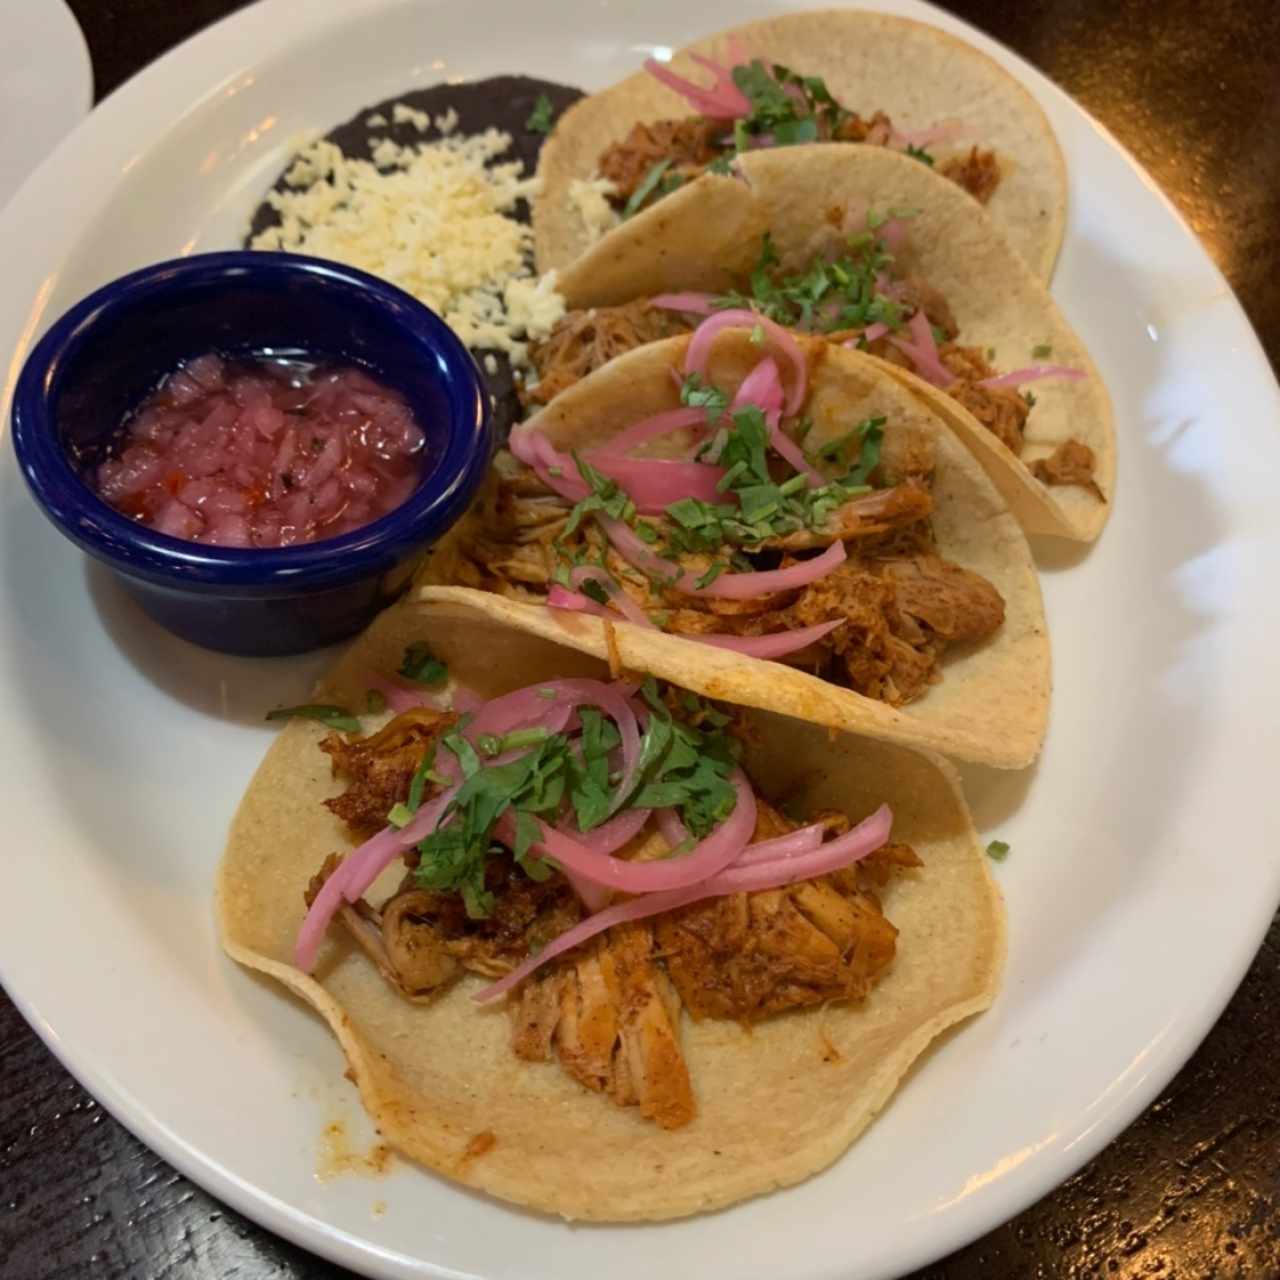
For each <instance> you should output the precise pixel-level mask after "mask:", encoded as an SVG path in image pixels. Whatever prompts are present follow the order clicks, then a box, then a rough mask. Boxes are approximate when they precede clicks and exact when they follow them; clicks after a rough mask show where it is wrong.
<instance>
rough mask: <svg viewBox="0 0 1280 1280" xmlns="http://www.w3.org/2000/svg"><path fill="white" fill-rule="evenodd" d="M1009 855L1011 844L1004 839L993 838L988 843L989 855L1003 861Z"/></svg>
mask: <svg viewBox="0 0 1280 1280" xmlns="http://www.w3.org/2000/svg"><path fill="white" fill-rule="evenodd" d="M1008 856H1009V846H1008V845H1007V844H1006V843H1005V842H1004V841H1003V840H992V841H991V843H990V844H989V845H987V857H988V858H993V859H995V861H996V862H1003V861H1004V860H1005V859H1006V858H1007V857H1008Z"/></svg>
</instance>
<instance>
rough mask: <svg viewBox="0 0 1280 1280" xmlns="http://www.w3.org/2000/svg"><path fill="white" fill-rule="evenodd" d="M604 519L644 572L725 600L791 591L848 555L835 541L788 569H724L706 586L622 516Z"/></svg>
mask: <svg viewBox="0 0 1280 1280" xmlns="http://www.w3.org/2000/svg"><path fill="white" fill-rule="evenodd" d="M601 523H602V524H603V526H604V531H605V533H606V534H607V535H608V537H609V541H610V542H612V543H613V545H614V546H615V547H617V549H618V554H619V555H621V556H622V558H623V559H624V560H626V561H627V562H628V563H629V564H633V565H635V567H636V568H637V569H639V570H640V571H641V572H642V573H646V574H648V575H649V576H650V577H653V578H657V579H659V580H662V581H667V582H670V583H671V584H672V585H673V586H674V587H675V588H676V590H678V591H683V592H685V594H687V595H692V596H718V597H720V598H722V599H725V600H754V599H755V598H756V597H757V596H767V595H772V594H773V593H774V592H775V591H792V590H794V589H795V588H797V587H804V586H808V584H809V583H811V582H817V581H818V579H819V578H825V577H826V576H827V574H829V573H831V572H832V571H833V570H834V569H836V568H837V567H838V566H839V565H840V564H842V563H843V562H844V560H845V559H846V558H847V554H848V553H847V552H846V551H845V546H844V543H843V542H840V541H839V540H837V541H835V542H833V543H832V544H831V545H830V546H829V547H828V548H827V549H826V550H825V551H824V552H823V553H822V554H821V555H819V556H814V557H813V559H811V560H801V561H799V562H798V563H797V564H793V565H789V566H788V567H787V568H785V569H765V570H762V571H761V572H759V573H722V574H721V575H720V576H719V577H718V578H716V579H715V581H714V582H711V583H709V584H708V585H707V586H705V587H699V586H696V585H695V584H696V582H697V579H698V577H699V576H700V575H697V574H693V573H689V572H686V571H684V570H682V569H681V568H680V566H679V565H678V564H675V563H673V562H672V561H670V560H664V559H663V558H662V557H661V556H660V555H657V554H656V553H654V552H653V551H651V550H650V549H649V547H648V546H647V545H646V544H645V543H644V542H643V541H641V539H640V537H639V535H637V534H636V532H635V531H634V530H633V529H631V528H630V527H628V526H627V525H625V524H623V523H622V521H621V520H613V519H610V518H608V517H605V518H604V519H603V520H602V521H601Z"/></svg>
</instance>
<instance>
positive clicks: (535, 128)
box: [524, 93, 555, 133]
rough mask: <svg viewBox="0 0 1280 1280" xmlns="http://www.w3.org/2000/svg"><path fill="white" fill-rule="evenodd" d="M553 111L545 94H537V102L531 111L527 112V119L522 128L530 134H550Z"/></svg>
mask: <svg viewBox="0 0 1280 1280" xmlns="http://www.w3.org/2000/svg"><path fill="white" fill-rule="evenodd" d="M554 111H555V108H554V107H553V106H552V105H551V99H550V98H548V97H547V95H546V94H545V93H540V94H538V100H537V102H535V103H534V104H533V110H532V111H531V112H529V118H528V119H527V120H526V121H525V122H524V127H525V128H526V129H528V130H529V131H530V132H531V133H550V132H551V126H552V124H553V123H554V122H553V120H552V114H553V112H554Z"/></svg>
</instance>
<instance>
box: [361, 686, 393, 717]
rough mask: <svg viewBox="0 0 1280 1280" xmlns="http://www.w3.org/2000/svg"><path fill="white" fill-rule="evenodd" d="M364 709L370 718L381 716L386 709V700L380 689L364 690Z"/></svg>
mask: <svg viewBox="0 0 1280 1280" xmlns="http://www.w3.org/2000/svg"><path fill="white" fill-rule="evenodd" d="M364 709H365V711H367V712H368V713H369V715H371V716H376V715H381V714H382V712H384V711H385V710H386V709H387V699H386V696H385V695H384V694H383V692H382V690H381V689H366V690H365V695H364Z"/></svg>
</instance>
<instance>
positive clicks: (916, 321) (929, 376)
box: [889, 311, 956, 388]
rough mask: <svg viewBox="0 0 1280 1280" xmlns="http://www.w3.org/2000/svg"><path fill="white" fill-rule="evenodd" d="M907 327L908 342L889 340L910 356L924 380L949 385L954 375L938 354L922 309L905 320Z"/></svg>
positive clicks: (895, 339)
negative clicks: (909, 337) (909, 338)
mask: <svg viewBox="0 0 1280 1280" xmlns="http://www.w3.org/2000/svg"><path fill="white" fill-rule="evenodd" d="M907 328H909V329H910V330H911V341H910V342H908V341H907V339H906V338H890V339H889V341H890V342H892V343H893V345H894V346H895V347H897V348H898V350H899V351H901V352H902V353H903V354H904V355H906V356H908V357H910V359H911V363H912V364H914V365H915V367H916V372H917V373H918V374H919V375H920V376H921V377H922V378H923V379H924V380H925V381H926V382H932V383H933V385H934V386H935V387H942V388H946V387H949V386H950V385H951V384H952V383H953V382H954V381H955V380H956V376H955V374H954V373H952V372H951V370H950V369H948V368H947V366H946V365H944V364H943V363H942V360H941V359H940V357H939V356H938V344H937V343H936V342H935V341H934V338H933V328H932V326H931V325H930V324H929V317H928V316H926V315H925V313H924V312H923V311H916V312H915V313H914V314H913V315H912V317H911V319H910V320H908V321H907Z"/></svg>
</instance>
